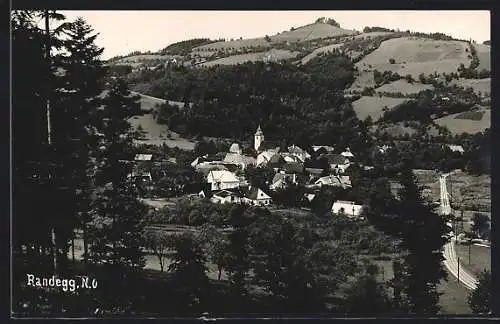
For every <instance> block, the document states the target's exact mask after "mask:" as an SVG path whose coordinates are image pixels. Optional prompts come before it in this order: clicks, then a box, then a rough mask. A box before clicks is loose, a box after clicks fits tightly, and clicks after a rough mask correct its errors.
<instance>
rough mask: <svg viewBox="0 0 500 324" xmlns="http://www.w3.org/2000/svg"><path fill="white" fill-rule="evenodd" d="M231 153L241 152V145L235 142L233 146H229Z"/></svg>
mask: <svg viewBox="0 0 500 324" xmlns="http://www.w3.org/2000/svg"><path fill="white" fill-rule="evenodd" d="M229 153H236V154H241V153H242V150H241V147H240V145H239V144H238V143H233V144H232V145H231V147H230V148H229Z"/></svg>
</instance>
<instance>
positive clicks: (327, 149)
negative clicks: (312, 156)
mask: <svg viewBox="0 0 500 324" xmlns="http://www.w3.org/2000/svg"><path fill="white" fill-rule="evenodd" d="M312 149H313V151H314V152H318V151H319V150H324V151H325V152H326V153H333V151H335V148H334V147H333V146H326V145H313V147H312Z"/></svg>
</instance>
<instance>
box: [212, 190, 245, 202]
mask: <svg viewBox="0 0 500 324" xmlns="http://www.w3.org/2000/svg"><path fill="white" fill-rule="evenodd" d="M210 201H212V202H213V203H216V204H228V203H229V204H239V203H241V198H240V197H239V196H238V195H237V194H236V193H235V192H232V191H229V190H220V191H216V192H214V193H213V195H212V197H211V198H210Z"/></svg>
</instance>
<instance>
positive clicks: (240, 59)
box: [200, 49, 300, 67]
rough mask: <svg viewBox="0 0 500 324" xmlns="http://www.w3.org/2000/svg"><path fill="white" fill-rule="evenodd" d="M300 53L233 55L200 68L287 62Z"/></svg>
mask: <svg viewBox="0 0 500 324" xmlns="http://www.w3.org/2000/svg"><path fill="white" fill-rule="evenodd" d="M299 54H300V52H290V51H287V50H277V49H272V50H270V51H267V52H260V53H247V54H240V55H232V56H228V57H223V58H220V59H217V60H214V61H210V62H205V63H202V64H200V66H207V67H208V66H214V65H218V64H220V65H235V64H242V63H245V62H248V61H250V62H256V61H264V60H266V59H268V60H269V61H272V62H276V61H279V60H286V59H290V58H294V57H297V55H299Z"/></svg>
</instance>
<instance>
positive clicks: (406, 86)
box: [375, 79, 434, 95]
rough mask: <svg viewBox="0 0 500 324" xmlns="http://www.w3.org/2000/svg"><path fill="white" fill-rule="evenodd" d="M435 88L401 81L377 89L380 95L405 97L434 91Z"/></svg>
mask: <svg viewBox="0 0 500 324" xmlns="http://www.w3.org/2000/svg"><path fill="white" fill-rule="evenodd" d="M433 88H434V87H433V86H432V85H431V84H423V83H420V82H413V83H408V81H406V80H404V79H401V80H397V81H394V82H391V83H387V84H384V85H382V86H380V87H378V88H377V89H375V91H376V92H378V93H383V92H387V93H402V94H403V95H410V94H417V93H419V92H421V91H424V90H432V89H433Z"/></svg>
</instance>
